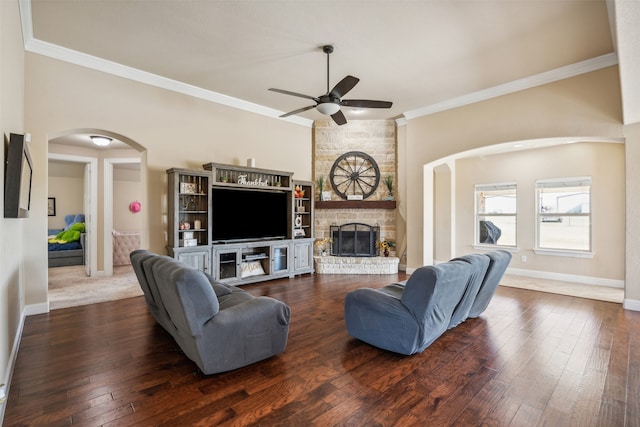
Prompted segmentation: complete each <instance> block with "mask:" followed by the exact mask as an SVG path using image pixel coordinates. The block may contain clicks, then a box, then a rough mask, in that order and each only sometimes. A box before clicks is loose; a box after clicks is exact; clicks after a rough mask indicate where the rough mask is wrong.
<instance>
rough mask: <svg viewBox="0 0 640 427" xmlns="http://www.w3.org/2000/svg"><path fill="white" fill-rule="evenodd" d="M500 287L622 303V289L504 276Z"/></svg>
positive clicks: (510, 275)
mask: <svg viewBox="0 0 640 427" xmlns="http://www.w3.org/2000/svg"><path fill="white" fill-rule="evenodd" d="M500 286H510V287H512V288H520V289H529V290H532V291H540V292H548V293H552V294H560V295H569V296H572V297H579V298H588V299H595V300H599V301H608V302H617V303H622V302H623V301H624V289H620V288H612V287H609V286H596V285H583V284H581V283H572V282H562V281H560V280H545V279H536V278H532V277H525V276H516V275H513V274H505V275H504V277H503V278H502V281H501V282H500Z"/></svg>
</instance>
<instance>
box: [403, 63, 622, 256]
mask: <svg viewBox="0 0 640 427" xmlns="http://www.w3.org/2000/svg"><path fill="white" fill-rule="evenodd" d="M617 73H618V70H617V67H610V68H606V69H603V70H600V71H595V72H592V73H588V74H584V75H580V76H577V77H573V78H570V79H566V80H562V81H559V82H555V83H551V84H547V85H544V86H540V87H536V88H533V89H529V90H524V91H520V92H516V93H513V94H510V95H506V96H501V97H498V98H493V99H490V100H487V101H483V102H479V103H476V104H473V105H469V106H465V107H460V108H456V109H453V110H449V111H444V112H441V113H438V114H433V115H430V116H425V117H421V118H417V119H414V120H410V121H409V122H408V123H407V156H406V170H407V190H406V191H407V193H409V191H410V193H411V197H408V196H407V197H404V196H403V197H402V198H403V199H405V200H406V201H407V236H408V253H407V264H408V266H409V267H410V268H417V267H419V266H421V265H423V263H424V262H425V260H424V252H423V244H432V243H433V242H432V241H429V242H423V239H422V236H423V235H424V234H425V233H424V230H423V222H424V216H425V212H424V209H423V205H424V203H425V198H424V197H423V196H422V195H423V194H424V192H425V188H424V173H423V171H424V165H426V164H429V163H431V162H436V161H437V160H438V159H443V158H445V157H447V156H450V155H454V154H456V153H460V152H464V151H467V150H472V149H477V148H481V147H486V146H492V145H495V144H501V143H507V142H513V141H524V140H530V139H538V138H557V137H569V136H571V137H573V136H575V137H580V136H587V137H603V138H612V139H613V138H621V137H622V136H623V135H622V125H621V117H622V113H621V110H620V87H619V81H618V74H617ZM409 188H410V190H409ZM428 190H429V193H430V194H431V193H432V189H428ZM436 203H437V201H436ZM428 231H429V233H430V234H432V230H428ZM430 240H431V239H430Z"/></svg>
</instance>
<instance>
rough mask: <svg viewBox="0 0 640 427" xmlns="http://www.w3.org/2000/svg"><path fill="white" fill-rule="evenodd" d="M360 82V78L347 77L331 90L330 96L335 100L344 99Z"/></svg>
mask: <svg viewBox="0 0 640 427" xmlns="http://www.w3.org/2000/svg"><path fill="white" fill-rule="evenodd" d="M359 81H360V79H359V78H357V77H353V76H347V77H345V78H344V79H342V80H340V82H339V83H338V84H337V85H335V86H334V87H333V89H331V92H329V95H330V96H332V97H334V98H338V99H340V98H342V97H343V96H345V95H346V94H347V92H349V91H350V90H351V89H353V87H354V86H355V85H357V84H358V82H359Z"/></svg>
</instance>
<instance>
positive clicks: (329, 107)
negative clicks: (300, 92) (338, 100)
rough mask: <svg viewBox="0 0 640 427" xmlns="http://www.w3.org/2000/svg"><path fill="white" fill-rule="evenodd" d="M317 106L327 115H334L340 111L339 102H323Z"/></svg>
mask: <svg viewBox="0 0 640 427" xmlns="http://www.w3.org/2000/svg"><path fill="white" fill-rule="evenodd" d="M316 108H317V109H318V111H320V112H321V113H322V114H326V115H327V116H332V115H334V114H335V113H337V112H338V111H340V106H339V105H338V104H335V103H333V102H323V103H321V104H318V106H317V107H316Z"/></svg>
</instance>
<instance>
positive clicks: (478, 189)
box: [473, 181, 518, 249]
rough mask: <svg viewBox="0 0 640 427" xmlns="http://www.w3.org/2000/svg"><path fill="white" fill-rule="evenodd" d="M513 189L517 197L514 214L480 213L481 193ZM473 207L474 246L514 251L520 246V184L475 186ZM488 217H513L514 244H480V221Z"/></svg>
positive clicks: (503, 183)
mask: <svg viewBox="0 0 640 427" xmlns="http://www.w3.org/2000/svg"><path fill="white" fill-rule="evenodd" d="M511 188H512V189H513V190H514V195H515V209H514V212H513V213H489V214H487V213H480V206H479V194H478V193H479V192H481V191H491V190H494V191H495V190H508V189H511ZM473 205H474V209H473V211H474V212H473V219H474V223H473V232H474V237H473V245H474V246H477V247H482V248H487V247H490V248H509V249H514V248H517V246H518V184H517V182H515V181H510V182H500V183H491V184H475V185H474V189H473ZM487 216H492V217H513V219H514V241H513V244H503V243H496V244H492V243H482V242H480V230H479V225H480V220H481V217H487Z"/></svg>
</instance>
